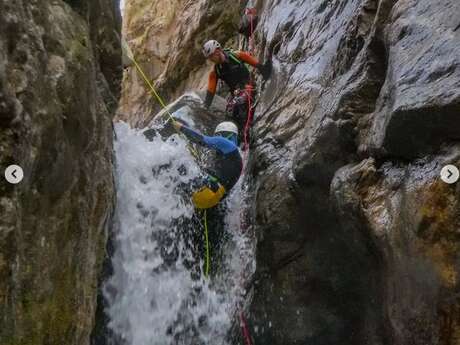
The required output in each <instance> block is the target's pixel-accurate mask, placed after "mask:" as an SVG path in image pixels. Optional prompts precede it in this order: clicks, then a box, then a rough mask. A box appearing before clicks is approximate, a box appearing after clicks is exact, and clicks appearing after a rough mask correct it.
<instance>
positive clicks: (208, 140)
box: [172, 121, 243, 209]
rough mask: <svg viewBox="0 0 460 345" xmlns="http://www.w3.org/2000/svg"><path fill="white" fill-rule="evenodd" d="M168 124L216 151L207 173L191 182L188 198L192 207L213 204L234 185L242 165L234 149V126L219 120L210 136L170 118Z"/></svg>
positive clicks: (235, 136) (236, 131)
mask: <svg viewBox="0 0 460 345" xmlns="http://www.w3.org/2000/svg"><path fill="white" fill-rule="evenodd" d="M172 125H173V126H174V127H175V128H176V130H178V131H180V132H182V133H183V134H185V136H186V137H187V138H189V139H190V140H191V141H193V142H195V143H197V144H200V145H203V146H205V147H209V148H211V149H213V150H215V151H216V156H215V158H214V160H213V162H212V163H211V167H210V169H207V170H208V171H207V172H206V173H207V174H206V175H205V176H203V177H202V178H199V179H198V180H195V181H193V183H192V184H193V186H192V188H193V189H194V190H195V191H194V193H193V195H192V201H193V204H194V205H195V207H196V208H198V209H207V208H212V207H214V206H216V205H217V204H218V203H219V202H220V201H221V200H222V199H223V198H224V197H225V196H226V195H227V194H228V193H229V191H230V190H231V189H232V188H233V186H234V185H235V184H236V182H237V181H238V179H239V177H240V175H241V170H242V168H243V161H242V158H241V155H240V152H239V150H238V128H237V126H236V125H235V124H234V123H233V122H229V121H228V122H222V123H220V124H219V125H218V126H217V127H216V130H215V132H214V134H215V135H214V136H212V137H210V136H206V135H203V134H201V133H198V132H196V131H194V130H192V129H191V128H189V127H187V126H185V125H183V124H181V123H180V122H178V121H173V122H172Z"/></svg>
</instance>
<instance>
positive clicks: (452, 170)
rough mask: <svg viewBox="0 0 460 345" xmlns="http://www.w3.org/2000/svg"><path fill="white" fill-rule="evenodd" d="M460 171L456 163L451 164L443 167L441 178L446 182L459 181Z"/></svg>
mask: <svg viewBox="0 0 460 345" xmlns="http://www.w3.org/2000/svg"><path fill="white" fill-rule="evenodd" d="M459 176H460V173H459V171H458V168H457V167H456V166H455V165H452V164H449V165H446V166H444V167H443V168H442V169H441V180H443V181H444V182H445V183H448V184H452V183H455V182H457V181H458V178H459Z"/></svg>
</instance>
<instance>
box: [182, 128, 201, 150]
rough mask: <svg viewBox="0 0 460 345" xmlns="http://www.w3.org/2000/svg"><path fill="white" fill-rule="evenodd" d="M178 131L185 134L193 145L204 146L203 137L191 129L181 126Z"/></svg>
mask: <svg viewBox="0 0 460 345" xmlns="http://www.w3.org/2000/svg"><path fill="white" fill-rule="evenodd" d="M180 131H181V132H182V133H184V134H185V136H186V137H187V138H189V139H190V140H191V141H193V142H194V143H197V144H200V145H206V142H205V140H204V137H205V136H204V135H203V134H201V133H198V132H195V131H194V130H193V129H191V128H188V127H186V126H184V125H182V126H181V128H180Z"/></svg>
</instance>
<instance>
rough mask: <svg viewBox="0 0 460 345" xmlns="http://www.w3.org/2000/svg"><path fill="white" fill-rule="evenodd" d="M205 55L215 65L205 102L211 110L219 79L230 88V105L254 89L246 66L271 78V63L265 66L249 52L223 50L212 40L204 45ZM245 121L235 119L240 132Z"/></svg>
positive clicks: (265, 77) (249, 95) (268, 62)
mask: <svg viewBox="0 0 460 345" xmlns="http://www.w3.org/2000/svg"><path fill="white" fill-rule="evenodd" d="M203 54H204V56H205V57H206V58H207V59H209V60H210V61H212V62H213V63H214V67H213V69H212V71H211V72H210V73H209V78H208V89H207V92H206V98H205V101H204V104H205V107H207V108H209V107H210V106H211V104H212V100H213V99H214V95H215V93H216V89H217V81H218V80H219V79H220V80H223V81H224V82H225V84H226V85H227V86H228V87H229V88H230V92H231V94H232V98H231V100H230V101H229V103H230V102H231V101H232V99H233V96H235V95H238V96H241V95H242V94H248V93H249V92H250V91H251V92H252V87H251V86H250V85H249V84H250V81H251V75H250V72H249V69H248V68H247V66H246V64H249V65H251V66H253V67H255V68H256V69H257V70H258V71H259V72H260V74H261V75H262V77H263V78H264V80H266V79H268V78H269V77H270V73H271V62H270V61H267V62H266V63H265V64H261V63H260V62H259V61H258V60H257V59H256V58H255V57H253V56H252V55H251V54H249V53H247V52H244V51H236V52H233V51H232V50H229V49H223V48H222V46H221V45H220V43H219V42H217V41H216V40H210V41H207V42H206V43H205V44H204V46H203ZM248 85H249V86H248ZM248 97H252V94H248ZM233 109H234V108H233ZM233 109H232V110H233ZM246 114H247V111H246ZM245 120H246V119H239V118H235V121H236V122H237V124H238V127H239V129H240V130H241V129H242V128H243V126H244V123H245Z"/></svg>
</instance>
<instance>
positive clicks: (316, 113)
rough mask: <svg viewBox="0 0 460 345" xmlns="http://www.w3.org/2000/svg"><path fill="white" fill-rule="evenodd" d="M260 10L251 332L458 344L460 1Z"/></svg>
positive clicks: (316, 340)
mask: <svg viewBox="0 0 460 345" xmlns="http://www.w3.org/2000/svg"><path fill="white" fill-rule="evenodd" d="M257 7H258V9H259V12H260V23H259V26H258V30H257V32H256V41H257V43H258V49H259V54H260V57H265V58H266V57H268V56H273V66H274V74H273V76H272V78H271V80H270V81H269V82H267V83H266V84H265V85H264V91H263V92H262V94H261V101H260V103H259V107H258V109H257V111H256V121H255V124H254V127H253V137H254V138H256V139H255V140H254V149H253V151H252V168H253V171H252V172H253V178H254V182H255V184H254V190H255V210H254V214H253V217H254V222H255V226H256V231H257V233H258V236H259V242H258V254H257V273H256V284H255V289H254V301H253V303H252V314H251V320H252V323H253V325H252V326H253V331H254V337H255V338H256V340H258V341H259V342H262V343H267V344H283V345H286V344H298V343H299V344H300V343H302V344H304V343H307V344H335V343H340V344H428V343H430V344H438V343H439V344H441V343H449V342H450V343H455V342H456V341H457V340H458V315H457V314H458V306H459V301H458V298H457V296H456V295H455V293H454V291H457V290H458V287H459V285H458V279H457V275H458V270H459V269H460V266H459V260H458V254H457V253H456V248H457V246H458V236H457V235H454V234H455V233H456V231H457V230H458V219H459V212H458V205H457V203H456V201H455V200H456V199H458V197H459V189H458V188H457V187H455V186H454V187H451V186H447V185H444V184H443V183H442V182H440V181H439V179H438V175H439V171H440V169H441V167H442V164H443V163H447V162H453V163H454V164H455V162H457V163H458V160H457V158H456V156H455V155H454V154H453V153H452V152H454V151H455V148H452V149H451V150H453V151H445V150H444V149H443V147H444V146H445V145H449V144H450V143H453V142H456V141H458V136H459V133H460V130H459V128H458V121H456V120H455V119H454V118H455V117H456V116H458V114H459V113H460V112H459V110H460V109H459V101H460V97H459V92H460V74H459V71H460V69H459V56H460V55H459V51H458V49H459V46H460V45H459V44H460V34H459V29H458V15H459V14H460V3H458V2H457V1H452V0H443V1H440V2H438V3H436V5H434V4H433V3H432V2H430V1H397V2H396V1H386V0H381V1H377V0H355V1H319V0H318V1H308V2H305V1H283V0H273V1H259V2H258V4H257ZM434 23H436V24H434ZM449 152H450V153H449ZM401 158H402V159H404V160H403V161H399V159H401ZM360 161H361V163H360ZM349 164H351V165H349ZM344 166H345V168H342V167H344ZM334 176H336V177H335V178H334ZM333 180H334V183H333V184H332V187H331V182H332V181H333ZM455 224H457V225H455ZM456 289H457V290H456ZM447 301H448V302H447ZM414 304H417V305H416V306H414Z"/></svg>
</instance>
